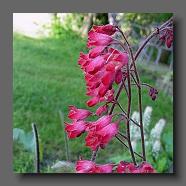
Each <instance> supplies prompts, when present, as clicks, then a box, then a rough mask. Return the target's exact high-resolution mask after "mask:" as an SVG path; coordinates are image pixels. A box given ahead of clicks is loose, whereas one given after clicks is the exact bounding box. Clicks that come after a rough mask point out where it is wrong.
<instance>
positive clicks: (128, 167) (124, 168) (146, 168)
mask: <svg viewBox="0 0 186 186" xmlns="http://www.w3.org/2000/svg"><path fill="white" fill-rule="evenodd" d="M117 172H118V173H133V174H136V173H156V171H155V169H154V168H153V167H152V165H150V164H149V163H147V162H143V163H142V164H140V165H138V166H135V165H134V163H129V162H124V161H121V162H120V163H119V164H118V167H117Z"/></svg>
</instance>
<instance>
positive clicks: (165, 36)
mask: <svg viewBox="0 0 186 186" xmlns="http://www.w3.org/2000/svg"><path fill="white" fill-rule="evenodd" d="M160 39H161V40H163V41H165V44H166V45H167V47H168V48H170V47H171V46H172V43H173V30H172V29H166V30H165V31H164V32H163V33H162V35H161V37H160Z"/></svg>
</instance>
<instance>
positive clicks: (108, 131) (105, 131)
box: [97, 123, 118, 148]
mask: <svg viewBox="0 0 186 186" xmlns="http://www.w3.org/2000/svg"><path fill="white" fill-rule="evenodd" d="M117 133H118V124H116V123H111V124H109V125H107V126H105V127H103V128H102V129H101V130H99V131H97V134H99V135H100V136H102V139H101V145H102V146H101V147H102V148H104V147H105V146H106V145H107V144H108V143H109V141H110V140H111V139H112V138H113V137H114V136H115V135H116V134H117Z"/></svg>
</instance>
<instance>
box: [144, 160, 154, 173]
mask: <svg viewBox="0 0 186 186" xmlns="http://www.w3.org/2000/svg"><path fill="white" fill-rule="evenodd" d="M140 173H156V170H155V169H154V168H153V167H152V165H151V164H149V163H147V162H143V163H142V164H141V165H140Z"/></svg>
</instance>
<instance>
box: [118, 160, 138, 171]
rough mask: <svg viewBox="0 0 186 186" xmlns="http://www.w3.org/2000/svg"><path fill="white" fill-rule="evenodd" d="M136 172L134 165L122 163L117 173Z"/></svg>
mask: <svg viewBox="0 0 186 186" xmlns="http://www.w3.org/2000/svg"><path fill="white" fill-rule="evenodd" d="M135 170H136V167H135V165H134V163H129V162H125V161H121V162H120V163H119V164H118V167H117V173H132V172H133V171H135Z"/></svg>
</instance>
